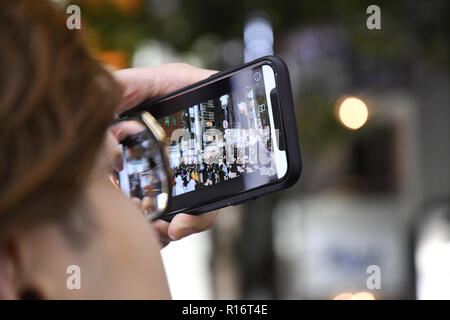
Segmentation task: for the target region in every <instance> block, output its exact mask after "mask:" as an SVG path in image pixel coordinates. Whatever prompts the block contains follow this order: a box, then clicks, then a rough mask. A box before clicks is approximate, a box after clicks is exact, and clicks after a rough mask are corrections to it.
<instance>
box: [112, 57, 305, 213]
mask: <svg viewBox="0 0 450 320" xmlns="http://www.w3.org/2000/svg"><path fill="white" fill-rule="evenodd" d="M262 62H267V63H269V64H270V65H271V66H272V67H273V68H274V71H275V81H276V82H277V90H278V97H279V101H278V104H279V109H280V113H281V115H280V116H281V120H282V128H283V130H282V134H283V135H284V141H285V144H286V155H287V162H288V170H287V173H286V175H285V177H284V178H283V179H282V180H280V181H277V182H275V183H272V184H268V185H264V186H261V187H258V188H255V189H252V190H248V191H245V192H242V193H240V194H238V195H231V196H228V195H224V199H223V200H218V201H212V202H210V203H199V205H198V206H196V207H193V208H188V209H186V208H184V210H183V211H182V212H183V213H189V214H193V215H197V214H201V213H205V212H209V211H212V210H217V209H220V208H224V207H227V206H230V205H239V204H242V203H244V202H247V201H249V200H253V199H256V198H259V197H260V196H263V195H265V194H269V193H273V192H276V191H280V190H283V189H286V188H289V187H291V186H292V185H294V184H295V183H296V182H297V181H298V179H299V178H300V175H301V172H302V159H301V152H300V144H299V141H298V132H297V123H296V120H295V119H296V117H295V112H294V102H293V98H292V91H291V82H290V78H289V71H288V69H287V66H286V64H285V63H284V61H283V60H281V59H280V58H279V57H277V56H265V57H261V58H258V59H256V60H253V61H251V62H249V63H246V64H243V65H240V66H237V67H233V68H230V69H227V70H224V71H221V72H218V73H216V74H213V75H212V76H210V77H209V78H206V79H205V80H202V81H199V82H197V83H194V84H192V85H190V86H187V87H184V88H182V89H179V90H177V91H174V92H172V93H170V94H167V95H164V96H161V97H158V98H155V99H150V100H147V101H145V102H143V103H141V104H139V105H138V106H136V107H134V108H132V109H130V110H127V111H126V112H124V113H122V114H121V115H120V116H121V117H129V116H132V115H133V114H136V113H137V112H140V111H143V110H148V111H149V112H150V113H151V109H152V105H154V104H156V103H158V102H159V101H161V100H166V99H168V98H170V97H172V96H175V95H180V94H182V93H183V92H185V91H188V90H191V89H195V88H196V87H200V86H203V85H204V84H207V83H210V82H213V81H215V80H216V79H219V78H222V77H223V76H225V75H229V74H232V73H236V72H237V71H239V70H241V69H244V68H247V67H250V66H253V65H257V64H260V63H262ZM184 107H185V106H183V108H184ZM176 213H179V211H178V210H172V211H171V212H167V213H166V214H165V215H164V216H163V217H162V219H163V220H166V221H171V220H172V218H173V216H174V215H175V214H176Z"/></svg>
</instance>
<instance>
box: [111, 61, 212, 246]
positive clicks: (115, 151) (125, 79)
mask: <svg viewBox="0 0 450 320" xmlns="http://www.w3.org/2000/svg"><path fill="white" fill-rule="evenodd" d="M215 72H216V71H212V70H206V69H200V68H196V67H193V66H191V65H188V64H185V63H172V64H166V65H162V66H158V67H148V68H134V69H124V70H120V71H116V72H114V76H115V78H116V79H117V81H119V83H121V84H122V86H123V89H124V94H123V100H122V102H121V103H120V105H119V107H118V109H117V112H118V113H121V112H123V111H125V110H127V109H130V108H132V107H134V106H136V105H138V104H140V103H141V102H143V101H145V100H147V99H150V98H154V97H158V96H161V95H164V94H167V93H170V92H172V91H175V90H177V89H180V88H182V87H185V86H187V85H190V84H192V83H195V82H197V81H200V80H203V79H205V78H207V77H209V76H210V75H212V74H214V73H215ZM117 138H118V137H117V136H116V135H115V134H114V133H113V132H108V135H107V139H106V141H107V147H108V150H109V152H108V153H109V156H110V162H111V163H112V165H113V167H114V169H116V170H119V171H120V170H121V169H122V167H121V166H122V154H121V152H120V148H119V143H118V139H117ZM132 200H133V201H134V202H135V203H136V204H137V205H138V206H139V207H140V208H141V210H142V211H144V210H146V209H147V208H146V207H148V203H147V202H146V200H145V198H144V199H143V200H142V201H141V200H139V199H136V198H135V199H132ZM217 214H218V211H217V210H216V211H212V212H208V213H204V214H201V215H198V216H193V215H189V214H183V213H180V214H177V215H176V216H175V217H174V218H173V219H172V221H171V222H170V223H168V222H166V221H163V220H157V221H155V222H154V223H152V226H153V228H154V229H155V230H156V231H157V232H158V233H159V237H160V241H161V243H162V244H163V246H165V245H167V244H168V243H169V242H170V241H172V240H179V239H181V238H184V237H186V236H188V235H191V234H193V233H197V232H201V231H205V230H207V229H209V228H210V227H211V226H212V224H213V223H214V220H215V219H216V216H217Z"/></svg>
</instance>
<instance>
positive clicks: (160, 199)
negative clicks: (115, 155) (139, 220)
mask: <svg viewBox="0 0 450 320" xmlns="http://www.w3.org/2000/svg"><path fill="white" fill-rule="evenodd" d="M110 130H112V132H113V133H114V134H115V136H116V137H117V138H118V140H119V142H120V145H121V148H122V157H123V170H121V171H120V172H116V173H115V175H114V177H113V183H114V184H115V185H116V186H117V187H119V188H120V189H121V190H122V191H123V192H124V193H125V194H126V195H127V196H128V197H130V198H138V199H140V200H141V201H142V202H143V206H145V207H146V210H145V212H144V213H145V214H146V217H147V218H148V219H149V220H152V221H154V220H156V219H159V218H161V217H162V216H163V215H164V213H165V212H166V210H167V208H168V206H169V201H170V198H171V195H172V181H173V179H172V173H171V170H170V166H169V161H168V157H167V154H166V151H165V139H166V135H165V132H164V129H163V128H162V127H161V126H160V125H159V123H158V122H157V121H156V119H155V118H154V117H153V116H152V115H151V114H150V113H149V112H147V111H144V112H141V113H139V114H137V115H136V116H133V117H126V118H123V119H120V120H117V121H116V122H115V123H113V124H112V125H111V127H110Z"/></svg>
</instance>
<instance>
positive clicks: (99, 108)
mask: <svg viewBox="0 0 450 320" xmlns="http://www.w3.org/2000/svg"><path fill="white" fill-rule="evenodd" d="M0 30H1V31H2V34H1V37H0V70H1V71H0V247H1V246H2V245H3V244H4V241H5V239H6V237H7V236H8V235H10V234H11V233H12V232H13V231H14V230H16V229H17V228H28V227H33V226H36V225H38V224H40V223H43V222H45V221H51V220H53V219H59V218H60V217H61V216H62V215H67V214H69V212H70V210H71V208H72V206H73V205H74V203H75V201H77V199H78V198H79V197H80V195H81V193H82V190H83V186H84V184H85V183H86V179H87V178H88V176H89V174H90V172H91V170H92V167H93V166H94V164H95V162H96V156H97V153H98V151H99V149H100V147H101V145H102V142H103V140H104V135H105V132H106V129H107V126H108V125H109V123H111V121H112V119H113V116H114V110H115V107H116V105H117V104H118V102H119V101H120V97H121V88H120V86H119V85H118V84H117V83H116V82H115V81H114V79H113V77H112V76H111V74H110V73H108V72H107V71H106V70H105V69H104V68H103V67H102V66H101V65H100V64H99V63H98V62H97V61H96V60H95V59H94V58H93V57H92V56H91V55H90V54H89V52H88V50H87V48H86V46H85V44H84V42H83V41H82V39H81V34H80V32H79V31H70V30H68V29H67V27H66V16H65V15H64V14H63V12H62V11H60V10H59V9H58V8H57V7H55V5H54V4H52V3H51V2H50V1H47V0H40V1H36V0H14V1H11V0H0Z"/></svg>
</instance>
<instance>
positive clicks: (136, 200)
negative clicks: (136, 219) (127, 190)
mask: <svg viewBox="0 0 450 320" xmlns="http://www.w3.org/2000/svg"><path fill="white" fill-rule="evenodd" d="M131 201H132V202H133V203H134V204H135V205H136V206H137V207H138V209H140V210H142V200H141V199H139V198H136V197H133V198H131Z"/></svg>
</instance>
